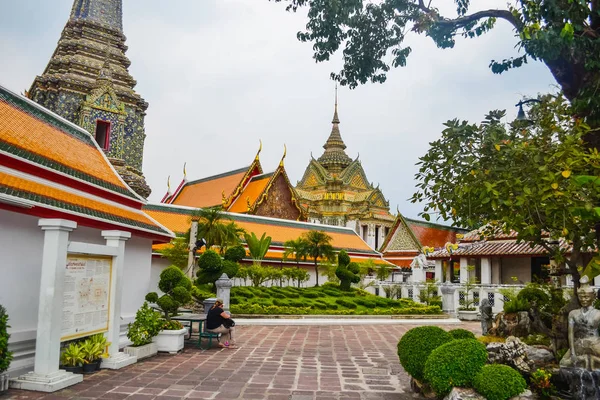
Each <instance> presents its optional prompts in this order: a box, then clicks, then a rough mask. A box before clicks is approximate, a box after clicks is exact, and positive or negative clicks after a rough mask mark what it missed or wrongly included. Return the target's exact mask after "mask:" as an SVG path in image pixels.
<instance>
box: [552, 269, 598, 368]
mask: <svg viewBox="0 0 600 400" xmlns="http://www.w3.org/2000/svg"><path fill="white" fill-rule="evenodd" d="M579 282H580V284H581V286H580V288H579V289H578V290H577V297H578V298H579V304H581V308H580V309H578V310H573V311H571V312H570V313H569V351H567V353H566V354H565V356H564V357H563V359H562V360H561V361H560V366H561V367H575V368H585V369H586V370H588V371H593V370H600V334H599V333H598V328H599V327H600V310H596V309H595V308H594V307H593V306H592V304H593V302H594V300H595V298H596V294H595V293H594V289H592V288H591V287H590V285H589V279H588V277H587V276H583V277H582V278H581V280H580V281H579Z"/></svg>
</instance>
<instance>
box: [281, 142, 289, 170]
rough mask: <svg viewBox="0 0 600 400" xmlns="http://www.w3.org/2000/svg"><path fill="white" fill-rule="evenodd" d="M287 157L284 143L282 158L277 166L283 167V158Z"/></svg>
mask: <svg viewBox="0 0 600 400" xmlns="http://www.w3.org/2000/svg"><path fill="white" fill-rule="evenodd" d="M286 155H287V147H286V146H285V143H284V144H283V157H281V161H279V166H280V167H283V160H285V156H286Z"/></svg>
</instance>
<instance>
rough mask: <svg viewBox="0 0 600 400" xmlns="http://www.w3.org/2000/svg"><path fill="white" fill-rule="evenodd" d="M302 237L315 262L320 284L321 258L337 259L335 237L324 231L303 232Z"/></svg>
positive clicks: (308, 252) (317, 284)
mask: <svg viewBox="0 0 600 400" xmlns="http://www.w3.org/2000/svg"><path fill="white" fill-rule="evenodd" d="M302 239H303V240H304V241H306V243H307V247H306V252H307V254H308V256H309V257H311V258H312V259H313V261H314V263H315V276H316V280H317V281H316V284H315V286H319V262H318V259H319V258H326V259H328V260H330V261H333V260H334V259H335V252H334V251H333V246H332V245H331V241H332V240H333V238H332V237H331V236H329V235H328V234H327V233H325V232H323V231H308V232H304V233H303V234H302Z"/></svg>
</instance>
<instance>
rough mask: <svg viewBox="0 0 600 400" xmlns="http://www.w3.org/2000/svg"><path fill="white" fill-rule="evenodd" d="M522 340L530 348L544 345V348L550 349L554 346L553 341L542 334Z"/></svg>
mask: <svg viewBox="0 0 600 400" xmlns="http://www.w3.org/2000/svg"><path fill="white" fill-rule="evenodd" d="M520 339H521V341H522V342H523V343H525V344H527V345H529V346H536V345H542V346H548V347H550V346H551V344H552V339H550V338H549V337H548V336H545V335H542V334H537V335H529V336H526V337H522V338H520Z"/></svg>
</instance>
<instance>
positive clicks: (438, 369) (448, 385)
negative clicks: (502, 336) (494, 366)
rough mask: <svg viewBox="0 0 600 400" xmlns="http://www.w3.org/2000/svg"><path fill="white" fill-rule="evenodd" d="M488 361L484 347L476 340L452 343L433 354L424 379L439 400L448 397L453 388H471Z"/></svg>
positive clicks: (453, 341)
mask: <svg viewBox="0 0 600 400" xmlns="http://www.w3.org/2000/svg"><path fill="white" fill-rule="evenodd" d="M487 359H488V353H487V350H486V348H485V345H484V344H483V343H480V342H478V341H477V340H473V339H459V340H452V341H451V342H449V343H446V344H443V345H441V346H439V347H438V348H436V349H435V350H433V351H432V352H431V354H430V355H429V357H428V358H427V361H426V362H425V369H424V373H423V375H424V377H425V381H426V382H428V383H429V385H430V386H431V388H432V389H433V391H434V392H435V393H436V394H437V395H438V396H445V395H446V394H448V393H449V392H450V390H452V387H454V386H459V387H471V386H472V384H473V378H474V377H475V375H476V374H477V373H478V372H479V371H480V370H481V368H482V367H483V366H484V365H485V363H486V361H487Z"/></svg>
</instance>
